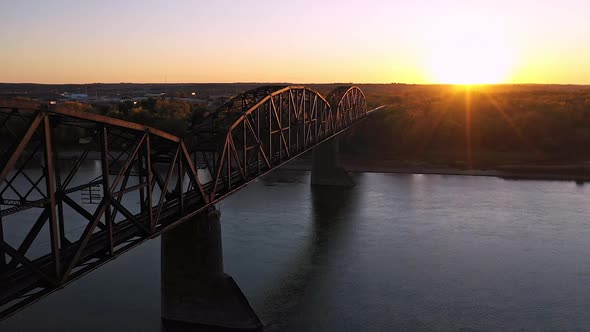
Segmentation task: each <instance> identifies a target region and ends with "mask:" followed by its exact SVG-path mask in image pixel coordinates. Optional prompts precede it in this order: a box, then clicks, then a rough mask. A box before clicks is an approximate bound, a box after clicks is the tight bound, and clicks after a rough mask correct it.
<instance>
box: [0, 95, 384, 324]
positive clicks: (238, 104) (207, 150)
mask: <svg viewBox="0 0 590 332" xmlns="http://www.w3.org/2000/svg"><path fill="white" fill-rule="evenodd" d="M374 110H376V109H374ZM374 110H368V109H367V103H366V100H365V96H364V95H363V93H362V91H361V90H360V89H359V88H358V87H355V86H345V87H339V88H336V89H335V90H333V91H332V92H331V93H330V94H329V95H328V96H327V97H323V96H322V95H321V94H320V93H318V92H316V91H314V90H312V89H309V88H307V87H304V86H263V87H260V88H257V89H254V90H251V91H247V92H245V93H242V94H240V95H238V96H236V97H234V98H233V99H231V100H229V101H228V102H227V103H225V104H224V105H223V106H221V107H220V108H219V109H217V110H216V111H215V112H210V113H204V114H203V117H202V119H200V121H198V123H194V124H193V125H192V127H191V128H190V132H189V133H188V134H187V135H186V137H185V138H180V137H177V136H174V135H171V134H169V133H166V132H164V131H161V130H157V129H154V128H150V127H147V126H144V125H141V124H137V123H132V122H127V121H123V120H120V119H115V118H112V117H107V116H103V115H98V114H93V113H89V112H80V111H76V110H72V109H70V108H68V106H67V104H59V103H57V104H54V103H49V104H42V103H34V102H24V101H17V100H0V138H2V141H1V143H0V155H1V158H0V318H4V317H6V316H8V315H10V314H12V313H14V312H15V311H17V310H19V309H21V308H23V307H25V306H27V305H28V304H30V303H32V302H34V301H36V300H38V299H39V298H41V297H43V296H45V295H47V294H49V293H51V292H53V291H55V290H57V289H59V288H61V287H63V286H64V285H66V284H67V283H69V282H71V281H72V280H75V279H76V278H78V277H80V276H82V275H83V274H85V273H88V272H89V271H91V270H93V269H95V268H97V267H98V266H100V265H102V264H104V263H105V262H107V261H109V260H111V259H113V258H115V257H117V256H118V255H121V254H123V253H124V252H126V251H127V250H129V249H131V248H133V247H134V246H136V245H138V244H140V243H142V242H144V241H146V240H148V239H151V238H154V237H157V236H159V235H160V234H163V233H165V232H166V231H168V230H170V229H172V228H173V227H175V226H177V225H179V224H181V223H183V222H185V221H187V220H191V219H195V218H202V216H203V213H204V212H207V211H211V208H212V207H214V204H215V203H217V202H219V201H221V200H223V199H224V198H225V197H227V196H229V195H231V194H233V193H235V192H236V191H238V190H240V188H243V187H244V186H246V185H248V183H250V182H252V181H254V180H255V179H257V178H259V177H260V176H262V175H264V174H265V173H267V172H269V171H271V170H273V169H275V168H277V167H280V166H281V165H282V164H284V163H286V162H288V161H290V160H292V159H294V158H296V157H298V156H299V155H301V154H302V153H305V152H306V151H309V150H311V149H313V148H314V147H316V146H318V145H320V144H322V143H324V142H326V141H329V140H331V139H332V138H334V137H335V136H337V135H338V134H340V133H342V132H343V131H345V130H347V129H349V128H350V127H351V126H353V125H355V124H356V123H358V122H359V121H361V120H363V119H364V118H365V117H366V116H367V115H368V114H369V113H371V112H372V111H374ZM67 135H78V136H80V137H83V140H81V142H82V141H83V143H84V144H82V143H81V144H77V145H75V146H63V145H60V143H58V142H60V140H61V141H63V137H64V136H67ZM327 144H330V143H327ZM325 146H326V145H325V144H324V147H322V149H324V150H318V151H315V152H314V159H316V160H315V162H314V170H313V172H312V181H313V182H315V183H318V184H331V183H332V182H334V181H335V180H334V179H333V178H330V176H333V175H334V174H335V173H334V172H332V171H331V170H330V169H337V165H336V163H335V162H333V153H332V152H334V148H333V146H332V147H328V148H326V147H325ZM88 165H90V166H88ZM88 167H92V174H96V176H93V177H92V178H88V173H89V172H88V171H86V172H85V171H84V169H85V168H88ZM322 168H323V170H322ZM326 169H327V170H326ZM130 202H133V203H130ZM217 220H218V218H217ZM214 228H215V227H214ZM206 232H207V231H205V233H206ZM215 232H217V233H218V232H219V231H215V230H213V233H214V234H213V237H216V236H217V237H218V236H219V234H216V233H215ZM193 240H194V239H193ZM193 240H189V242H190V241H193ZM178 242H181V241H180V240H179V241H178ZM205 242H206V241H205ZM163 246H164V245H163ZM167 247H168V248H169V251H170V252H173V251H174V250H176V249H174V247H175V246H174V244H173V243H172V245H171V246H167ZM176 247H177V246H176ZM213 247H215V244H213ZM219 248H220V245H219ZM214 254H215V255H216V254H220V252H216V253H214ZM163 264H164V262H163ZM215 264H217V265H219V264H218V263H215V262H214V263H213V265H215ZM209 266H211V264H209ZM213 268H214V269H215V267H213ZM216 269H217V270H218V272H221V273H222V269H223V267H222V266H221V270H220V271H219V266H218V267H216Z"/></svg>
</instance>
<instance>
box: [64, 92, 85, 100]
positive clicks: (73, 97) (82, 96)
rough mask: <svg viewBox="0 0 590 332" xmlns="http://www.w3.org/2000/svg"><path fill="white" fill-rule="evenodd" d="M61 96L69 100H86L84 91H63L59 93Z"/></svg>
mask: <svg viewBox="0 0 590 332" xmlns="http://www.w3.org/2000/svg"><path fill="white" fill-rule="evenodd" d="M61 96H62V97H64V98H67V99H71V100H88V94H86V93H68V92H64V93H62V94H61Z"/></svg>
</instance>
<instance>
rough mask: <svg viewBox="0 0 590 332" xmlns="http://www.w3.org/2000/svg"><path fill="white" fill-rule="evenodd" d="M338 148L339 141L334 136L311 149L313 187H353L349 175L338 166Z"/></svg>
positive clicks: (337, 137)
mask: <svg viewBox="0 0 590 332" xmlns="http://www.w3.org/2000/svg"><path fill="white" fill-rule="evenodd" d="M339 146H340V139H339V136H336V137H334V138H332V139H330V140H328V141H326V142H324V143H322V144H320V145H318V146H316V147H315V148H314V149H313V152H312V168H311V184H312V185H313V186H340V187H353V186H354V182H353V181H352V178H351V177H350V175H348V173H347V172H346V170H345V169H344V168H342V167H341V166H340V161H339V158H338V150H339Z"/></svg>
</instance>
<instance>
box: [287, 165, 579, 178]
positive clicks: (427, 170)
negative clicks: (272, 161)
mask: <svg viewBox="0 0 590 332" xmlns="http://www.w3.org/2000/svg"><path fill="white" fill-rule="evenodd" d="M341 164H342V167H343V168H344V169H346V170H347V171H349V172H364V173H396V174H432V175H460V176H489V177H497V178H502V179H509V180H548V181H575V182H590V174H589V175H583V174H572V173H559V172H517V171H500V170H494V169H485V170H484V169H458V168H440V167H427V166H379V165H366V164H358V163H349V162H343V163H341ZM281 168H283V169H285V170H293V171H311V163H310V162H309V161H308V160H296V161H293V162H291V163H287V164H285V165H283V166H281Z"/></svg>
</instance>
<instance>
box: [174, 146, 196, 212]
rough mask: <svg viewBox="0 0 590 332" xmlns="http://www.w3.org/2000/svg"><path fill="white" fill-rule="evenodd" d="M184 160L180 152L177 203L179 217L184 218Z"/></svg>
mask: <svg viewBox="0 0 590 332" xmlns="http://www.w3.org/2000/svg"><path fill="white" fill-rule="evenodd" d="M181 144H182V143H181ZM189 158H190V156H189ZM184 160H185V158H184V154H183V153H182V150H181V152H180V155H179V156H178V201H179V202H180V216H181V217H183V216H184V167H183V166H184ZM197 172H198V171H197Z"/></svg>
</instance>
